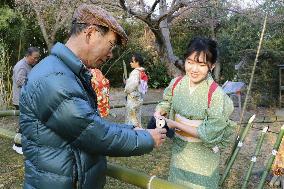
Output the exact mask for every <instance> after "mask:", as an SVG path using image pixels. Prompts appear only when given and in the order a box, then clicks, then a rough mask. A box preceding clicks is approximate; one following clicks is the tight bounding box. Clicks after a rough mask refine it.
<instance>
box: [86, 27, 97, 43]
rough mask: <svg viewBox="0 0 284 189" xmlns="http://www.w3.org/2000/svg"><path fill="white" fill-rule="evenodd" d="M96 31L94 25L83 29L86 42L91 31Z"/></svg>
mask: <svg viewBox="0 0 284 189" xmlns="http://www.w3.org/2000/svg"><path fill="white" fill-rule="evenodd" d="M94 32H97V30H96V28H95V27H94V26H89V27H88V28H86V29H85V31H84V35H85V38H86V42H87V43H89V41H90V38H91V35H92V33H94Z"/></svg>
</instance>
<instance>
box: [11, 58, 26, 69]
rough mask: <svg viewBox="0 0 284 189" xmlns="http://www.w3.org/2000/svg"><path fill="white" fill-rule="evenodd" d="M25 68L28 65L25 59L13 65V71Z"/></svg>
mask: <svg viewBox="0 0 284 189" xmlns="http://www.w3.org/2000/svg"><path fill="white" fill-rule="evenodd" d="M26 66H28V63H27V61H26V59H25V58H22V59H21V60H19V61H18V62H17V63H16V64H15V66H14V69H20V68H24V67H26Z"/></svg>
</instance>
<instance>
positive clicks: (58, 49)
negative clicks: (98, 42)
mask: <svg viewBox="0 0 284 189" xmlns="http://www.w3.org/2000/svg"><path fill="white" fill-rule="evenodd" d="M51 54H52V55H55V56H57V57H58V58H60V59H61V60H62V62H63V63H64V64H65V65H66V66H68V67H69V68H70V69H71V70H72V72H73V73H75V74H76V75H77V76H78V77H81V78H83V79H84V80H87V81H88V80H90V78H91V76H92V75H91V73H90V72H89V70H88V69H87V68H86V66H85V65H84V64H83V63H82V61H81V60H80V59H79V58H78V57H77V56H76V55H75V54H74V53H73V52H72V51H71V50H70V49H69V48H68V47H66V46H65V45H64V44H62V43H59V42H57V43H56V44H55V45H54V46H53V47H52V49H51Z"/></svg>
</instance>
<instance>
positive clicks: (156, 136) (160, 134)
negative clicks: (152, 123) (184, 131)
mask: <svg viewBox="0 0 284 189" xmlns="http://www.w3.org/2000/svg"><path fill="white" fill-rule="evenodd" d="M147 131H148V132H149V133H150V134H151V136H152V137H153V140H154V142H155V147H156V148H157V147H159V146H161V144H162V143H163V142H164V141H165V138H166V132H167V130H166V129H158V128H157V129H147Z"/></svg>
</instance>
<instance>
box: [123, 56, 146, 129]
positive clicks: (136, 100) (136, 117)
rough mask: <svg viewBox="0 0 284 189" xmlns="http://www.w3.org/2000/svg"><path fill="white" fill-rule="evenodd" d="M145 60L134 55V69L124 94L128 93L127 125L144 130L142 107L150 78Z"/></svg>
mask: <svg viewBox="0 0 284 189" xmlns="http://www.w3.org/2000/svg"><path fill="white" fill-rule="evenodd" d="M143 65H144V61H143V58H142V56H141V55H140V54H138V53H134V54H133V55H132V58H131V62H130V66H131V68H133V70H132V72H131V73H130V74H129V78H128V79H127V80H126V83H125V89H124V92H125V93H126V115H125V123H126V124H133V125H135V126H136V127H140V128H142V125H141V107H142V104H143V98H144V95H145V94H146V93H147V89H148V85H147V82H148V76H147V75H146V73H145V69H144V68H143V67H142V66H143Z"/></svg>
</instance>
